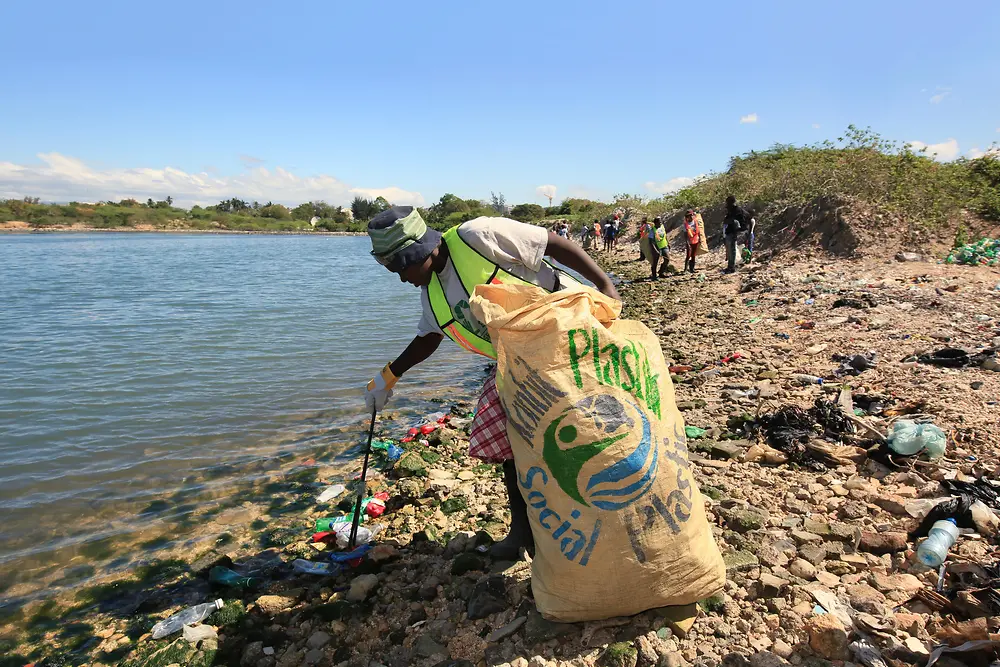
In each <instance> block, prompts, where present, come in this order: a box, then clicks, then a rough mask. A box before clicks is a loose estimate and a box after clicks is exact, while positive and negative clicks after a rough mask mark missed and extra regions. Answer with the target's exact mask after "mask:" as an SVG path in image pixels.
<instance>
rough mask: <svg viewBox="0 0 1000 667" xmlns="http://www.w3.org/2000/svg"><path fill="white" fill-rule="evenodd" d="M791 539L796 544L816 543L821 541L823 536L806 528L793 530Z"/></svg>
mask: <svg viewBox="0 0 1000 667" xmlns="http://www.w3.org/2000/svg"><path fill="white" fill-rule="evenodd" d="M792 539H793V540H795V543H796V544H818V543H820V542H822V541H823V538H822V537H820V536H819V535H817V534H816V533H810V532H809V531H806V530H793V531H792Z"/></svg>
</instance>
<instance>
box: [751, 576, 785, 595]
mask: <svg viewBox="0 0 1000 667" xmlns="http://www.w3.org/2000/svg"><path fill="white" fill-rule="evenodd" d="M786 588H788V582H787V581H785V580H784V579H781V578H779V577H776V576H774V575H773V574H769V573H767V572H765V573H763V574H761V575H760V579H758V580H757V594H758V595H759V596H760V597H762V598H776V597H780V596H781V595H782V593H784V591H785V589H786Z"/></svg>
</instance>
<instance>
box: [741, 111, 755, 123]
mask: <svg viewBox="0 0 1000 667" xmlns="http://www.w3.org/2000/svg"><path fill="white" fill-rule="evenodd" d="M756 122H757V114H755V113H748V114H747V115H746V116H740V125H744V124H746V123H756Z"/></svg>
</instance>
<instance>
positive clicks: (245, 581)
mask: <svg viewBox="0 0 1000 667" xmlns="http://www.w3.org/2000/svg"><path fill="white" fill-rule="evenodd" d="M208 580H209V581H210V582H212V583H213V584H220V585H222V586H233V587H238V586H243V587H245V588H250V587H251V586H253V585H254V578H253V577H244V576H243V575H242V574H240V573H239V572H234V571H233V570H230V569H229V568H228V567H222V566H221V565H216V566H215V567H213V568H212V569H211V570H209V571H208Z"/></svg>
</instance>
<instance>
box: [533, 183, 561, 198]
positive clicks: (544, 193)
mask: <svg viewBox="0 0 1000 667" xmlns="http://www.w3.org/2000/svg"><path fill="white" fill-rule="evenodd" d="M535 194H536V195H538V196H539V197H545V198H547V199H555V196H556V186H554V185H539V186H538V187H537V188H535Z"/></svg>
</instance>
